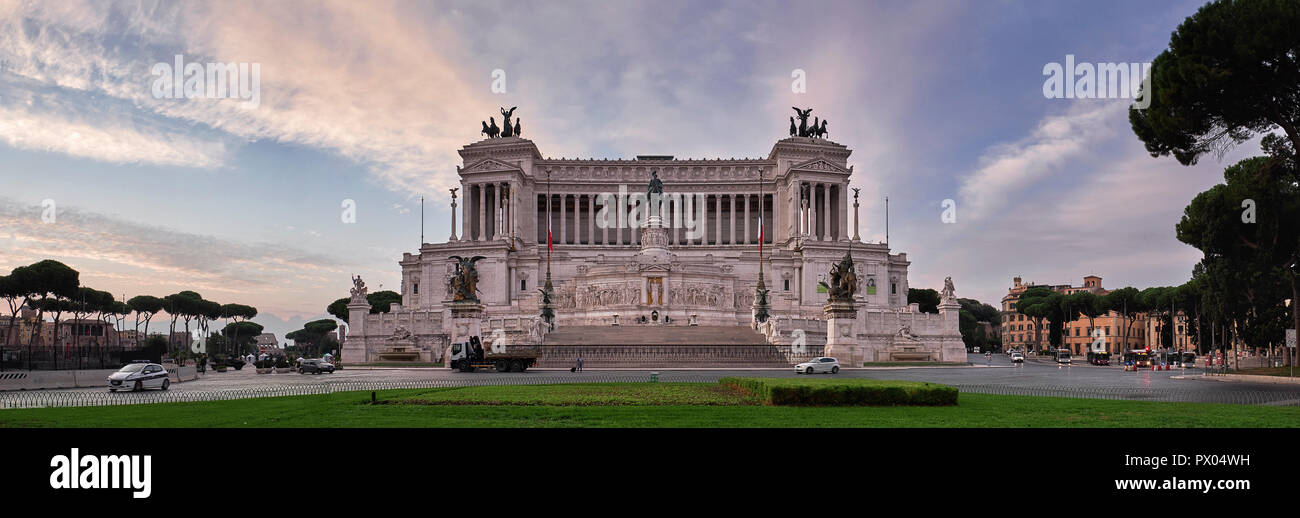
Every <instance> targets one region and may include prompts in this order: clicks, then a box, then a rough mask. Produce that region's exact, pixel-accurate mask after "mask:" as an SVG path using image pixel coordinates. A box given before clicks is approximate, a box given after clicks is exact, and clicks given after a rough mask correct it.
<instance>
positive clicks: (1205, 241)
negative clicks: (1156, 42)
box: [1129, 0, 1300, 361]
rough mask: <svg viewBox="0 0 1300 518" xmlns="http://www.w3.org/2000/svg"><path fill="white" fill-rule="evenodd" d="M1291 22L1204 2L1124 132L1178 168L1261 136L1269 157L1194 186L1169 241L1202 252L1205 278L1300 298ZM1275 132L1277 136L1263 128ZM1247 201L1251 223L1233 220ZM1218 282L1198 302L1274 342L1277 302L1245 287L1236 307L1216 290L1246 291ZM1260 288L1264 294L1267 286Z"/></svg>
mask: <svg viewBox="0 0 1300 518" xmlns="http://www.w3.org/2000/svg"><path fill="white" fill-rule="evenodd" d="M1296 27H1300V9H1297V8H1296V4H1295V2H1294V1H1292V0H1255V1H1228V0H1219V1H1215V2H1211V3H1209V4H1206V5H1205V6H1203V7H1201V8H1200V9H1199V10H1198V11H1197V12H1196V13H1195V14H1194V15H1192V16H1190V17H1188V18H1187V19H1186V20H1185V21H1184V22H1183V23H1182V24H1181V25H1180V26H1179V27H1178V29H1177V30H1176V31H1175V32H1174V33H1173V35H1172V36H1171V37H1170V41H1169V48H1168V49H1167V50H1165V51H1164V52H1162V53H1161V54H1160V55H1159V56H1157V57H1156V59H1155V60H1154V61H1153V62H1152V86H1151V87H1150V88H1149V91H1150V92H1151V94H1152V95H1151V100H1152V103H1151V105H1150V107H1148V108H1147V109H1145V110H1137V109H1134V110H1131V111H1130V112H1129V122H1130V123H1131V125H1132V127H1133V132H1134V133H1135V134H1136V135H1137V136H1138V138H1139V139H1141V140H1142V142H1143V143H1144V144H1145V146H1146V148H1147V151H1149V152H1150V153H1151V154H1152V156H1167V155H1173V156H1174V157H1175V158H1176V159H1178V161H1179V162H1181V163H1183V164H1184V165H1190V164H1194V163H1196V160H1197V158H1198V157H1200V156H1201V155H1204V154H1205V153H1215V154H1217V155H1218V156H1222V153H1224V152H1225V151H1226V150H1227V149H1228V148H1229V147H1231V146H1234V145H1236V144H1239V143H1241V142H1243V141H1245V140H1247V139H1250V138H1252V137H1253V136H1256V135H1265V136H1264V138H1263V139H1262V143H1263V147H1264V151H1265V153H1266V154H1267V158H1265V157H1260V158H1254V159H1247V160H1244V161H1242V162H1240V163H1238V164H1236V165H1234V166H1233V167H1229V168H1228V171H1225V174H1224V176H1225V178H1226V179H1227V182H1226V184H1223V185H1218V186H1215V187H1212V188H1211V189H1210V190H1208V191H1205V192H1203V193H1201V194H1200V195H1198V196H1197V197H1196V199H1194V200H1193V201H1192V204H1191V205H1189V206H1188V208H1187V210H1185V211H1184V218H1183V221H1181V222H1180V223H1179V229H1178V235H1179V236H1178V238H1179V240H1181V241H1183V242H1185V243H1188V244H1190V245H1192V246H1195V247H1197V248H1198V249H1200V250H1201V251H1202V252H1204V253H1205V259H1206V260H1207V262H1206V266H1207V267H1206V269H1205V271H1206V272H1207V273H1210V274H1211V275H1215V273H1213V272H1219V273H1222V274H1224V275H1228V276H1230V277H1233V278H1235V279H1236V280H1255V281H1258V282H1265V283H1268V282H1275V280H1276V279H1278V278H1282V279H1285V284H1289V285H1290V287H1291V294H1290V298H1291V299H1292V300H1300V240H1298V239H1297V238H1296V236H1295V233H1296V231H1297V228H1296V227H1298V226H1300V225H1296V224H1295V222H1296V221H1297V215H1298V213H1297V212H1295V203H1296V201H1297V197H1296V194H1295V185H1296V183H1297V181H1298V180H1300V167H1297V160H1296V158H1297V152H1300V31H1297V30H1296ZM1276 130H1281V133H1282V136H1280V137H1279V136H1278V135H1275V134H1270V133H1271V132H1273V131H1276ZM1252 202H1253V204H1254V207H1255V208H1256V210H1257V212H1256V214H1257V216H1258V218H1259V221H1258V222H1256V223H1249V222H1246V221H1243V219H1245V218H1243V217H1242V216H1243V215H1242V210H1243V208H1245V207H1244V205H1243V204H1246V203H1252ZM1228 209H1231V210H1228ZM1233 213H1235V214H1233ZM1234 216H1235V218H1234ZM1234 220H1235V221H1234ZM1273 222H1280V223H1282V225H1281V226H1278V225H1277V224H1274V223H1273ZM1242 268H1247V269H1249V270H1241V269H1242ZM1243 276H1244V277H1250V278H1253V279H1241V277H1243ZM1221 281H1222V279H1215V280H1213V282H1208V283H1206V284H1205V285H1204V288H1205V289H1206V290H1208V291H1207V292H1206V293H1207V296H1208V297H1207V298H1208V299H1209V300H1213V301H1214V303H1215V304H1214V307H1213V308H1212V309H1213V310H1214V311H1213V312H1214V313H1216V314H1220V313H1221V314H1222V316H1224V317H1230V318H1231V321H1232V323H1233V324H1236V325H1235V326H1234V327H1233V329H1235V330H1236V331H1237V332H1238V334H1239V335H1240V336H1241V337H1243V338H1246V339H1247V340H1248V341H1253V342H1254V343H1255V345H1260V344H1261V343H1264V342H1261V340H1262V341H1266V342H1272V341H1273V340H1274V339H1275V337H1274V336H1273V335H1274V333H1273V332H1272V331H1271V328H1272V327H1274V324H1275V322H1274V317H1275V316H1276V314H1277V313H1278V308H1277V307H1276V306H1275V305H1274V304H1273V301H1271V300H1268V299H1271V298H1274V297H1273V296H1272V295H1267V296H1266V295H1264V294H1261V293H1250V294H1246V297H1245V298H1246V299H1247V300H1246V301H1245V302H1244V306H1243V303H1242V302H1241V301H1236V302H1234V299H1237V298H1238V297H1237V294H1234V293H1230V292H1226V291H1219V290H1221V289H1224V288H1226V289H1234V288H1235V289H1244V288H1245V286H1235V287H1233V286H1225V283H1224V282H1221ZM1258 287H1259V289H1261V290H1268V289H1269V287H1270V286H1264V285H1258ZM1297 305H1298V306H1300V304H1297ZM1297 309H1300V308H1294V307H1293V308H1292V309H1291V324H1290V325H1291V326H1292V327H1295V328H1300V311H1297ZM1236 338H1237V336H1234V340H1235V339H1236ZM1288 352H1289V351H1288ZM1291 361H1294V359H1292V360H1291Z"/></svg>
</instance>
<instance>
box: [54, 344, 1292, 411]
mask: <svg viewBox="0 0 1300 518" xmlns="http://www.w3.org/2000/svg"><path fill="white" fill-rule="evenodd" d="M991 360H992V361H991V362H989V363H986V359H985V357H984V355H982V354H978V355H977V354H972V355H970V357H969V361H970V364H969V365H967V366H942V367H871V368H854V369H843V370H841V371H840V373H839V374H835V375H831V374H813V375H812V376H815V377H829V376H837V377H842V378H873V379H896V380H915V381H929V382H934V383H945V384H953V385H983V386H989V385H992V386H1004V387H1015V388H1039V387H1065V388H1089V389H1091V388H1105V389H1107V390H1120V391H1133V392H1135V393H1136V392H1141V391H1144V390H1147V389H1159V390H1157V391H1158V392H1169V391H1177V392H1179V393H1184V394H1186V395H1187V396H1188V397H1187V399H1189V400H1205V401H1217V400H1220V399H1221V396H1222V395H1223V394H1224V393H1231V392H1233V391H1242V392H1252V393H1261V392H1263V393H1270V392H1276V393H1278V394H1279V395H1282V394H1295V395H1296V398H1297V399H1300V385H1290V384H1258V383H1242V382H1215V381H1205V380H1198V379H1175V376H1184V375H1193V376H1194V375H1197V374H1200V372H1201V371H1200V369H1188V370H1187V371H1182V370H1179V369H1173V370H1169V371H1149V370H1146V371H1138V372H1125V371H1124V370H1123V369H1122V368H1121V367H1119V366H1114V365H1112V366H1095V365H1089V364H1087V363H1086V362H1085V361H1083V360H1080V361H1077V362H1076V363H1074V364H1072V365H1069V366H1058V365H1057V364H1056V363H1055V362H1054V361H1052V360H1051V359H1044V360H1042V361H1037V360H1033V359H1031V360H1029V361H1027V362H1025V363H1024V364H1021V365H1016V364H1013V363H1012V362H1011V361H1010V359H1009V358H1008V357H1007V356H1006V355H1004V354H994V355H993V357H992V359H991ZM651 372H652V371H651V370H593V369H588V370H586V371H585V372H580V373H570V372H568V370H560V369H555V370H552V369H530V370H529V371H528V372H524V373H498V372H494V371H479V372H474V373H461V372H455V371H452V370H450V369H438V368H351V369H348V368H344V369H342V370H339V371H337V372H335V373H332V374H296V373H292V374H257V373H256V372H255V370H254V369H252V368H246V369H243V370H239V371H235V370H230V371H227V372H224V373H217V372H213V371H208V372H207V373H206V374H203V375H201V378H200V379H199V380H196V381H187V382H184V383H174V384H172V387H171V390H173V391H179V392H184V391H221V390H239V389H250V388H259V387H275V386H287V385H303V384H312V383H327V382H331V381H333V382H341V381H362V382H376V381H411V380H464V379H474V380H486V379H498V378H499V379H503V381H505V380H509V379H514V380H519V381H523V380H525V379H527V378H549V379H552V380H554V379H559V380H570V379H571V380H573V381H582V380H584V379H596V378H600V377H606V376H611V375H616V376H620V377H626V376H644V377H645V378H646V379H649V376H650V373H651ZM653 372H658V373H659V379H660V380H662V381H673V380H699V379H716V378H717V377H721V376H762V377H796V376H807V375H805V374H797V373H795V372H794V370H793V368H789V369H766V370H685V369H661V370H658V371H653ZM105 390H106V389H104V388H78V389H67V390H63V391H48V392H103V391H105ZM1211 393H1213V395H1214V396H1213V397H1210V394H1211ZM1200 395H1204V396H1206V397H1199V396H1200ZM1281 399H1287V398H1281Z"/></svg>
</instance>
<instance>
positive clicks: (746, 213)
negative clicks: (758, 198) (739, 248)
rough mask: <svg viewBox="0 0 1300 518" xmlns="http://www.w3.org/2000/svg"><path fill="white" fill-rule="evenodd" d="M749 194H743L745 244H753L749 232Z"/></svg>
mask: <svg viewBox="0 0 1300 518" xmlns="http://www.w3.org/2000/svg"><path fill="white" fill-rule="evenodd" d="M749 196H750V195H749V194H746V195H745V244H747V245H752V244H754V235H753V234H750V233H749Z"/></svg>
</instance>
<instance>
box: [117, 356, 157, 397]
mask: <svg viewBox="0 0 1300 518" xmlns="http://www.w3.org/2000/svg"><path fill="white" fill-rule="evenodd" d="M171 384H172V382H171V380H170V379H167V369H164V368H163V366H162V365H158V364H156V363H151V362H147V361H137V362H135V363H132V364H130V365H127V366H126V367H122V369H121V370H118V371H117V372H114V373H113V374H112V375H111V376H109V377H108V391H109V392H117V391H118V389H131V390H144V389H147V388H160V389H163V390H167V387H169V386H171Z"/></svg>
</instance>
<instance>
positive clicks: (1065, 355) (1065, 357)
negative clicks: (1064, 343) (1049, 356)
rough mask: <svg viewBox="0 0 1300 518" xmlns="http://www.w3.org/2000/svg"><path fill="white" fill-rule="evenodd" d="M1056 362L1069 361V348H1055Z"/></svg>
mask: <svg viewBox="0 0 1300 518" xmlns="http://www.w3.org/2000/svg"><path fill="white" fill-rule="evenodd" d="M1056 363H1070V349H1069V348H1066V347H1062V348H1060V349H1057V350H1056Z"/></svg>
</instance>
